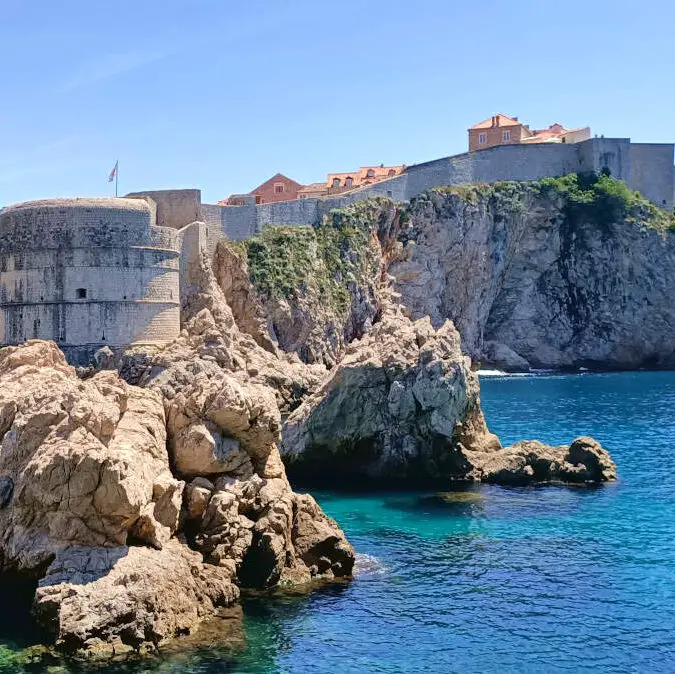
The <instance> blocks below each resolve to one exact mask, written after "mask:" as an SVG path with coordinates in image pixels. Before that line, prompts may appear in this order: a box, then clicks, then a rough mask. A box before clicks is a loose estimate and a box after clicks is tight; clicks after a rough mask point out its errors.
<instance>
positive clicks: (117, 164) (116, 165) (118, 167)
mask: <svg viewBox="0 0 675 674" xmlns="http://www.w3.org/2000/svg"><path fill="white" fill-rule="evenodd" d="M115 168H116V171H115V197H117V180H118V178H119V175H120V160H119V159H118V160H117V162H116V164H115Z"/></svg>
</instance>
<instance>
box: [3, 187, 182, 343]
mask: <svg viewBox="0 0 675 674" xmlns="http://www.w3.org/2000/svg"><path fill="white" fill-rule="evenodd" d="M179 257H180V237H179V234H178V232H177V231H176V230H174V229H169V228H164V227H157V226H155V209H154V208H153V205H152V204H151V203H149V202H147V201H144V200H140V199H51V200H45V201H30V202H26V203H22V204H17V205H15V206H9V207H8V208H6V209H4V210H2V211H0V344H3V345H5V344H20V343H22V342H24V341H25V340H27V339H33V338H38V339H51V340H54V341H55V342H57V343H58V344H59V345H60V346H62V347H66V348H68V347H83V346H85V347H86V346H101V345H109V346H124V345H128V344H134V343H139V342H163V341H169V340H172V339H174V338H175V337H177V336H178V334H179V332H180V292H179V274H180V271H179V266H180V261H179Z"/></svg>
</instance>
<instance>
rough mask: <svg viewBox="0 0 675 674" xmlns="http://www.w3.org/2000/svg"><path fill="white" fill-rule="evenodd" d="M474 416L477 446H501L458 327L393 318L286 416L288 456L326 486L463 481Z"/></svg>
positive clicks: (354, 347)
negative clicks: (464, 446)
mask: <svg viewBox="0 0 675 674" xmlns="http://www.w3.org/2000/svg"><path fill="white" fill-rule="evenodd" d="M467 420H471V423H472V424H473V427H472V434H471V442H472V443H474V445H476V446H478V445H481V446H483V445H484V446H487V447H489V446H499V443H498V440H497V439H496V438H495V437H494V436H492V435H491V434H490V433H489V432H488V430H487V428H486V426H485V422H484V419H483V417H482V413H480V407H479V396H478V380H477V378H476V375H475V374H474V373H473V372H471V369H470V361H469V360H468V358H466V357H465V356H464V355H463V354H462V353H461V349H460V340H459V335H458V333H457V331H456V330H455V329H454V327H453V326H452V324H451V323H449V322H448V323H446V324H445V325H443V326H442V327H441V328H440V329H439V330H434V329H433V327H432V326H431V323H430V321H429V320H428V319H420V320H418V321H416V322H412V321H410V319H408V318H406V317H405V316H403V315H402V314H400V313H395V312H388V313H387V314H386V315H385V316H384V317H383V318H382V320H381V321H380V322H379V323H376V324H375V325H374V327H373V330H372V331H371V332H370V333H369V334H368V335H366V336H364V337H363V338H362V339H361V340H357V341H355V342H352V343H351V344H350V345H349V347H348V349H347V353H346V354H345V357H344V358H343V360H342V361H341V363H340V364H339V365H338V366H337V367H336V368H335V369H334V370H333V372H332V373H331V375H330V376H329V377H328V379H327V380H326V381H325V382H324V384H323V386H322V387H321V389H320V390H319V391H318V392H317V393H315V394H314V395H313V396H310V397H309V398H308V399H307V400H306V401H305V402H304V403H303V404H302V405H301V406H300V408H298V409H297V410H296V411H295V412H294V413H293V414H291V415H290V417H289V418H288V419H287V420H286V423H285V425H284V431H283V454H284V458H285V459H286V461H287V464H288V465H289V466H290V468H291V470H292V471H293V473H294V474H295V475H298V476H299V477H300V478H303V477H304V478H306V479H307V478H310V477H311V479H312V480H319V481H321V480H324V481H325V480H326V479H331V480H340V479H342V478H347V477H349V478H361V479H365V478H381V479H384V480H396V479H398V480H406V481H409V482H415V481H422V482H424V481H426V480H431V479H436V478H442V477H452V476H463V475H464V474H465V473H466V470H467V465H466V461H465V459H464V457H463V456H462V454H461V452H460V451H459V450H458V443H459V438H460V436H461V435H462V434H463V433H464V427H463V424H464V422H465V421H467ZM468 437H469V436H468V435H466V437H465V442H468Z"/></svg>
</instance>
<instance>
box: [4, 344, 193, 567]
mask: <svg viewBox="0 0 675 674" xmlns="http://www.w3.org/2000/svg"><path fill="white" fill-rule="evenodd" d="M0 382H1V384H2V385H1V386H0V438H1V440H0V476H1V479H2V481H3V484H4V485H6V486H5V489H4V494H5V498H4V499H3V500H4V501H7V503H6V504H5V507H4V508H3V509H1V510H0V532H1V533H0V550H1V554H0V559H1V561H2V567H3V568H4V569H5V570H7V569H14V570H17V571H22V572H31V571H35V572H37V570H39V569H40V568H41V567H43V566H44V564H45V563H47V562H48V560H49V559H50V558H51V557H52V556H53V554H54V552H55V551H56V550H59V549H61V548H64V547H68V546H72V545H87V546H104V547H114V546H119V545H125V544H126V543H127V541H128V539H129V536H134V537H136V538H140V539H145V540H146V541H147V542H148V543H150V544H152V545H155V546H159V545H161V544H162V542H163V541H166V540H168V538H169V537H170V536H171V535H172V534H173V532H175V530H176V528H177V526H178V514H179V509H180V505H179V504H180V501H181V498H182V489H183V483H182V482H180V481H178V480H175V479H174V477H173V476H172V474H171V472H170V470H169V462H168V456H167V453H166V445H165V439H166V431H165V422H164V409H163V405H162V402H161V399H160V397H159V396H158V395H157V394H155V393H152V392H146V391H141V390H140V389H137V388H135V387H131V386H129V385H127V384H126V383H125V382H124V381H122V380H121V379H120V378H119V377H118V376H117V375H116V373H114V372H102V373H99V374H96V375H95V376H93V377H92V378H91V379H88V380H86V381H80V380H79V379H78V378H77V376H76V374H75V370H74V369H73V368H71V367H70V366H69V365H68V364H67V363H66V360H65V358H64V356H63V354H62V353H61V352H60V351H59V349H58V348H57V347H56V345H55V344H53V343H51V342H38V341H35V342H28V343H27V344H26V345H24V346H20V347H8V348H5V349H3V350H2V351H0ZM8 485H12V489H11V490H10V489H8ZM8 497H11V501H8ZM7 505H9V507H7ZM141 518H142V519H143V520H144V521H145V524H144V525H141V524H139V520H141ZM151 530H153V531H155V532H156V533H150V531H151ZM160 530H163V531H164V533H162V534H160V533H159V532H160Z"/></svg>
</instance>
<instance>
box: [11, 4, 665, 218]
mask: <svg viewBox="0 0 675 674" xmlns="http://www.w3.org/2000/svg"><path fill="white" fill-rule="evenodd" d="M496 112H502V113H504V114H507V115H517V116H519V118H520V119H521V120H523V121H525V122H527V123H529V124H530V126H532V127H534V128H540V127H544V126H548V125H549V124H550V123H552V122H560V123H562V124H564V125H566V126H568V127H576V126H585V125H587V124H588V125H590V126H591V129H592V131H593V133H598V134H604V135H606V136H622V137H626V136H630V137H632V138H633V139H634V140H636V141H642V142H672V141H675V128H673V124H672V123H673V120H674V119H675V3H674V2H672V0H642V1H641V2H638V1H637V0H613V1H609V0H584V1H578V0H568V1H566V2H550V1H548V0H511V1H508V2H506V1H500V0H481V1H480V2H475V1H470V0H466V1H465V0H461V1H460V0H361V1H359V0H340V1H339V2H338V1H337V0H333V1H328V2H326V1H321V2H318V1H316V0H285V1H282V2H278V1H277V2H272V1H271V0H265V1H263V0H109V1H107V2H106V1H104V0H0V205H7V204H9V203H12V202H16V201H22V200H25V199H33V198H40V197H50V196H80V195H81V196H92V195H110V194H111V186H110V185H109V184H108V183H107V175H108V173H109V171H110V169H111V168H112V166H113V165H114V163H115V160H116V159H118V158H119V161H120V192H121V193H126V192H130V191H134V190H142V189H164V188H171V187H175V188H177V187H200V188H201V189H202V190H203V198H204V200H205V201H207V202H215V201H217V200H218V199H221V198H224V197H226V196H228V195H229V194H230V193H236V192H248V191H250V190H251V189H252V188H254V187H255V186H257V185H258V184H259V183H261V182H263V181H264V180H266V179H267V178H268V177H270V176H271V175H273V174H274V173H276V172H277V171H280V172H282V173H285V174H286V175H288V176H290V177H291V178H294V179H295V180H297V181H299V182H302V183H309V182H315V181H320V180H325V175H326V173H328V172H332V171H348V170H351V169H353V168H356V167H358V166H360V165H367V164H379V163H385V164H399V163H405V164H413V163H416V162H420V161H425V160H429V159H434V158H438V157H442V156H446V155H450V154H455V153H458V152H462V151H464V150H465V149H466V142H467V141H466V129H467V127H469V126H470V125H471V124H473V123H475V122H478V121H481V120H483V119H485V118H486V117H489V116H490V115H492V114H494V113H496ZM113 193H114V192H113Z"/></svg>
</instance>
